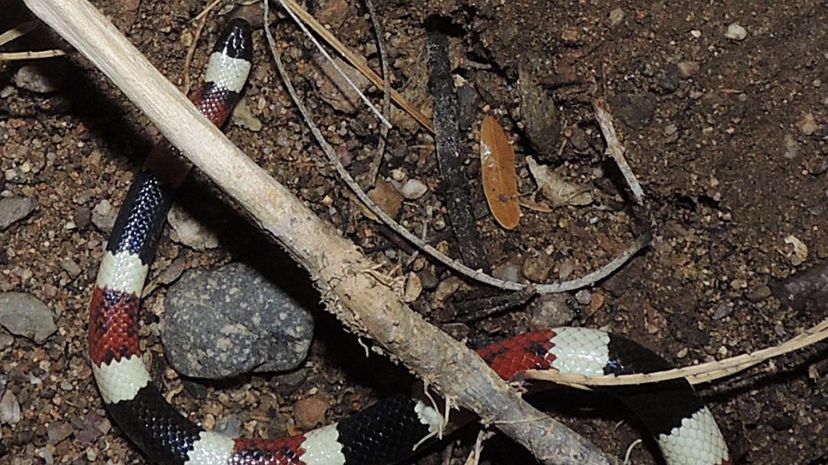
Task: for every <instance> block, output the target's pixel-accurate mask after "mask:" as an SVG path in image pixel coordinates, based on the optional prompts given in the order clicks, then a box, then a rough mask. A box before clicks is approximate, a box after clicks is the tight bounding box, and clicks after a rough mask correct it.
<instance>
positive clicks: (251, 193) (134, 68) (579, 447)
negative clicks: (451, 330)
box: [26, 0, 618, 465]
mask: <svg viewBox="0 0 828 465" xmlns="http://www.w3.org/2000/svg"><path fill="white" fill-rule="evenodd" d="M26 4H27V5H28V7H29V8H30V9H31V10H32V11H33V12H34V13H35V14H36V15H37V16H38V17H40V19H42V20H43V21H45V22H46V23H47V24H49V25H50V26H51V27H52V28H53V29H55V31H57V32H58V33H59V34H60V35H61V36H63V37H64V38H65V39H66V40H67V41H69V43H71V44H72V45H73V46H74V47H75V48H77V49H78V50H79V51H81V53H83V54H84V55H86V56H87V57H88V58H89V59H90V60H91V61H92V62H93V63H94V64H95V65H96V66H97V67H98V68H99V69H100V70H101V71H103V72H104V73H105V74H106V75H107V76H108V77H109V78H110V79H111V80H112V81H113V82H114V83H115V85H116V86H118V87H119V88H120V89H121V90H122V91H123V92H124V94H126V96H127V97H128V98H129V99H130V100H132V101H133V102H134V103H135V104H136V105H137V106H138V107H139V108H141V110H143V111H144V113H146V114H147V116H148V117H149V118H150V119H151V120H152V121H153V122H154V123H155V124H156V125H157V126H158V128H159V129H160V130H161V132H162V133H163V134H164V136H166V137H167V138H168V139H169V140H170V142H172V143H173V144H174V145H175V146H176V147H178V148H180V149H181V151H182V153H184V154H185V155H186V156H187V158H189V159H190V160H191V161H192V162H193V163H194V164H195V165H196V166H198V167H199V168H200V169H201V170H202V171H203V172H204V173H206V174H207V175H208V176H209V177H210V178H211V179H212V180H213V181H214V182H215V183H216V184H218V185H219V186H220V187H221V188H222V189H224V191H225V192H226V193H227V194H228V195H229V196H230V197H232V198H233V199H234V200H235V201H236V202H238V204H239V205H241V206H242V208H243V209H244V211H245V212H246V213H247V214H248V215H249V216H250V218H251V219H252V221H254V222H255V223H256V224H257V225H258V226H259V227H261V229H263V230H264V231H266V232H267V233H268V234H270V235H271V236H272V237H273V238H274V239H275V240H276V241H277V242H278V243H279V244H281V245H282V246H283V247H284V248H285V249H287V251H288V252H289V253H290V254H291V255H292V256H293V257H294V258H295V259H296V260H297V261H298V262H299V263H300V264H302V265H303V266H304V267H305V268H306V269H307V270H308V271H309V272H310V273H311V275H312V276H313V278H314V280H315V282H316V285H317V286H318V287H319V289H320V291H321V294H322V296H323V299H324V300H325V301H326V303H327V308H328V310H329V311H331V312H333V313H334V314H335V315H336V316H337V317H338V318H339V319H340V320H342V321H343V322H344V323H345V325H346V326H347V327H348V328H349V329H350V330H351V331H353V332H354V333H356V334H359V335H365V336H369V337H371V338H373V339H374V340H375V341H376V342H377V343H378V346H379V347H375V350H377V351H387V352H388V353H389V354H391V356H392V357H394V358H397V359H399V360H401V361H402V362H403V363H404V364H405V365H406V366H408V367H409V368H410V369H411V370H413V371H414V372H415V373H416V374H418V375H419V376H420V377H421V378H423V379H425V380H427V381H428V382H429V384H430V385H431V386H435V387H437V388H438V389H439V390H440V391H441V392H442V393H443V394H444V395H446V396H448V397H449V398H450V399H453V400H455V401H456V402H457V403H459V404H460V405H462V406H464V407H467V408H469V409H470V410H472V411H474V412H476V413H477V414H478V415H480V417H481V418H482V419H483V420H484V421H485V422H486V423H489V424H494V425H495V426H497V427H498V428H499V429H500V430H502V431H503V432H505V433H506V434H508V435H509V436H511V437H512V438H514V439H515V440H516V441H518V442H519V443H521V444H523V445H524V446H525V447H527V448H528V449H529V450H531V451H532V452H533V453H534V454H535V455H536V456H537V457H538V458H539V459H540V460H541V461H542V462H543V463H546V464H553V463H554V464H566V465H576V464H578V465H583V464H590V465H591V464H610V463H612V464H617V463H618V462H617V460H614V459H611V458H608V457H606V456H605V455H604V454H603V453H601V452H600V451H599V450H598V449H597V448H596V447H595V446H594V445H592V444H591V443H589V442H588V441H586V440H585V439H583V438H582V437H580V436H578V435H577V434H576V433H574V432H573V431H571V430H569V429H568V428H566V427H565V426H563V425H560V424H559V423H557V422H555V421H554V420H552V419H550V418H549V417H547V416H546V415H544V414H543V413H542V412H540V411H538V410H536V409H534V408H532V407H531V406H529V405H528V404H526V403H525V402H523V400H522V399H521V398H520V397H519V396H518V395H517V394H516V393H515V391H514V390H513V389H511V388H510V387H509V386H508V385H507V384H506V383H504V382H503V381H501V380H500V379H499V378H498V377H497V375H496V374H495V373H494V372H493V371H491V369H489V368H488V366H486V364H485V363H484V362H483V361H482V360H481V359H480V358H479V357H478V356H477V355H476V354H474V353H473V352H471V351H469V350H468V349H466V348H465V347H463V346H462V345H460V344H458V343H457V342H456V341H454V340H453V339H451V338H450V337H449V336H447V335H446V334H444V333H443V332H441V331H439V330H437V329H436V328H434V327H433V326H431V325H429V324H428V323H426V322H425V321H424V320H422V319H421V318H420V317H419V316H418V315H417V314H415V313H414V312H412V311H411V310H410V309H409V308H408V307H407V306H405V305H404V304H403V303H402V302H401V301H400V299H399V297H398V296H397V295H396V294H395V293H394V292H393V291H392V290H391V289H389V288H388V287H386V286H385V285H383V283H382V282H380V281H379V280H377V279H376V278H375V277H374V275H373V274H372V269H373V267H374V263H373V262H371V261H370V260H368V259H367V258H366V257H365V256H363V255H362V254H361V253H360V252H359V251H358V250H357V249H356V247H355V246H354V244H352V243H351V242H349V241H348V240H346V239H343V238H342V237H339V236H338V235H337V234H336V232H335V231H334V229H333V228H332V227H331V226H330V225H328V224H327V223H325V222H324V221H322V220H320V219H319V218H318V217H316V216H315V215H314V214H313V212H312V211H311V210H310V209H308V208H307V207H305V206H304V205H303V204H302V202H300V201H299V200H298V199H297V198H296V197H294V196H293V195H292V194H291V193H290V192H289V191H288V190H287V189H286V188H285V187H284V186H282V185H281V184H279V183H278V182H276V181H275V180H273V179H272V178H271V177H270V176H268V175H267V173H265V172H264V171H263V170H262V169H261V168H259V167H258V166H257V165H256V164H255V163H253V162H252V161H251V160H250V159H248V158H247V157H246V156H245V155H244V153H242V152H241V151H240V150H239V149H238V148H236V147H235V146H234V145H233V144H232V143H231V142H230V141H229V140H227V138H225V137H224V135H223V134H222V133H221V132H220V131H219V130H218V129H216V128H215V127H214V126H213V125H212V124H210V123H209V122H208V121H207V120H206V119H204V118H203V117H202V116H201V115H199V113H198V112H197V111H196V109H195V108H194V107H193V106H192V104H191V103H190V102H189V101H188V100H187V99H186V98H185V97H184V96H183V95H181V94H180V93H179V92H178V90H177V89H176V88H175V87H174V86H173V85H172V84H171V83H170V82H169V81H167V80H166V79H165V78H164V77H163V76H162V75H161V74H160V73H159V72H158V71H157V70H156V69H155V68H153V66H152V65H151V64H150V63H149V62H148V61H147V60H146V58H144V56H143V55H141V53H140V52H139V51H138V50H137V49H136V48H135V47H133V46H132V44H130V43H129V41H127V39H126V38H125V37H124V36H123V35H121V33H120V32H118V30H117V29H116V28H115V27H114V26H113V25H112V23H111V22H109V21H108V20H107V19H106V18H105V17H104V16H103V15H101V13H100V12H98V11H97V10H96V9H95V8H94V7H93V6H92V5H91V4H89V3H88V2H87V1H86V0H59V1H56V0H26Z"/></svg>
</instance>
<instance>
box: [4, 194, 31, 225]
mask: <svg viewBox="0 0 828 465" xmlns="http://www.w3.org/2000/svg"><path fill="white" fill-rule="evenodd" d="M35 208H37V201H36V200H35V199H30V198H28V197H9V198H5V199H0V231H3V230H4V229H6V228H8V227H9V226H11V225H12V224H14V223H16V222H18V221H20V220H22V219H24V218H26V217H27V216H29V215H31V214H32V212H33V211H34V210H35Z"/></svg>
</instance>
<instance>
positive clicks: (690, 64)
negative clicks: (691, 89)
mask: <svg viewBox="0 0 828 465" xmlns="http://www.w3.org/2000/svg"><path fill="white" fill-rule="evenodd" d="M699 69H700V66H699V64H698V63H697V62H695V61H682V62H681V63H679V64H678V70H679V75H681V77H683V78H684V79H687V78H690V77H693V76H695V75H696V74H698V72H699Z"/></svg>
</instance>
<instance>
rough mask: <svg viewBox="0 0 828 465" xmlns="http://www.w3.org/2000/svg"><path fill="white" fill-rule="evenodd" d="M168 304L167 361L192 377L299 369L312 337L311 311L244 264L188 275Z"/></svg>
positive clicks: (233, 264)
mask: <svg viewBox="0 0 828 465" xmlns="http://www.w3.org/2000/svg"><path fill="white" fill-rule="evenodd" d="M165 307H166V314H165V315H164V332H163V333H162V336H161V337H162V340H163V341H164V348H165V351H166V354H167V359H168V360H169V361H170V364H171V365H172V366H173V367H174V368H175V369H176V370H177V371H178V372H180V373H181V374H183V375H186V376H191V377H197V378H208V379H220V378H227V377H233V376H238V375H241V374H244V373H249V372H251V371H252V372H268V371H285V370H290V369H293V368H296V367H297V366H299V365H300V364H301V363H302V362H303V361H304V360H305V357H306V356H307V352H308V349H309V348H310V343H311V338H312V336H313V318H312V316H311V314H310V313H309V311H308V310H307V309H305V308H303V307H302V306H301V305H300V303H299V302H298V301H297V300H295V299H294V298H293V297H292V296H291V295H289V294H288V293H287V292H285V291H284V290H282V289H281V288H279V287H278V286H277V285H275V284H274V283H272V282H270V281H268V280H267V279H266V278H265V277H263V276H262V275H261V274H259V273H258V272H257V271H256V270H254V269H253V268H251V267H249V266H247V265H245V264H242V263H231V264H229V265H226V266H224V267H221V268H219V269H217V270H213V271H201V270H196V271H190V272H187V273H185V274H184V276H183V277H182V278H181V280H179V281H178V282H177V283H176V284H175V285H174V286H172V287H171V288H170V292H169V293H168V294H167V299H166V302H165Z"/></svg>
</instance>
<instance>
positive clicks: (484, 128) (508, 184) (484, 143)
mask: <svg viewBox="0 0 828 465" xmlns="http://www.w3.org/2000/svg"><path fill="white" fill-rule="evenodd" d="M480 171H481V175H482V177H483V192H484V193H485V194H486V203H488V204H489V209H490V210H491V211H492V215H493V216H494V217H495V220H497V222H498V223H499V224H500V225H501V226H503V227H504V228H505V229H514V228H515V226H517V225H518V222H519V221H520V204H519V203H518V190H517V172H516V170H515V149H514V148H512V145H511V144H510V143H509V137H508V136H507V135H506V131H504V130H503V128H502V127H501V126H500V123H498V122H497V120H496V119H494V118H493V117H492V116H487V117H486V119H484V120H483V124H482V125H481V126H480Z"/></svg>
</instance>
